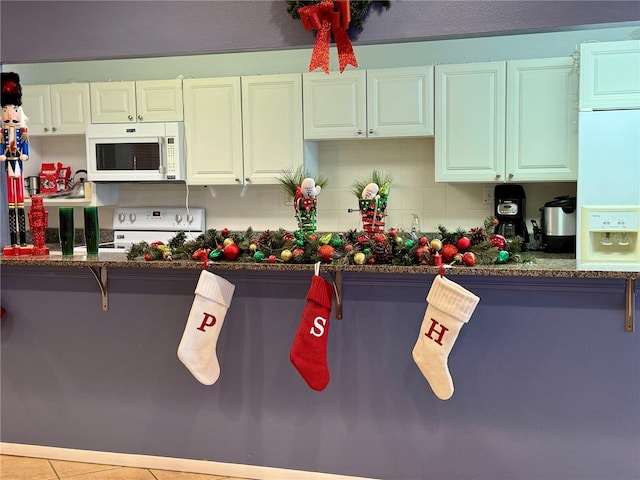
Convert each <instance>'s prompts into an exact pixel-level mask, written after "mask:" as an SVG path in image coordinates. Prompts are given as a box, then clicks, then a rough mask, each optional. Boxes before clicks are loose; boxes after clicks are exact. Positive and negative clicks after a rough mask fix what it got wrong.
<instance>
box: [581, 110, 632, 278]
mask: <svg viewBox="0 0 640 480" xmlns="http://www.w3.org/2000/svg"><path fill="white" fill-rule="evenodd" d="M578 121H579V124H578V159H579V160H578V195H577V203H578V212H577V213H578V215H577V230H576V231H577V236H578V238H577V241H576V260H577V266H578V269H581V270H615V271H635V270H640V232H639V230H640V225H639V223H640V110H605V111H592V112H580V113H579V118H578Z"/></svg>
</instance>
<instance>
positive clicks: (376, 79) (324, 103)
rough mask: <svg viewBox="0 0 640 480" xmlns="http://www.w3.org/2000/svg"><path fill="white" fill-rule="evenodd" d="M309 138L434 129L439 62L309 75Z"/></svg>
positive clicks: (406, 133) (305, 79)
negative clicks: (435, 65) (435, 74)
mask: <svg viewBox="0 0 640 480" xmlns="http://www.w3.org/2000/svg"><path fill="white" fill-rule="evenodd" d="M303 82H304V85H303V98H304V137H305V139H306V140H322V139H341V138H344V139H349V138H394V137H421V136H430V135H433V67H432V66H424V67H412V68H387V69H375V70H366V71H364V70H354V71H351V70H349V71H346V72H343V73H342V74H340V73H338V72H331V73H330V74H329V75H326V74H324V73H306V74H304V75H303Z"/></svg>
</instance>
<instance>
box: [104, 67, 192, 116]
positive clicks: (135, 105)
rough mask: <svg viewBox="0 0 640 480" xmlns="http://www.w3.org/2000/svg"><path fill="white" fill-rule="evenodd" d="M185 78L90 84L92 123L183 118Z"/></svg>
mask: <svg viewBox="0 0 640 480" xmlns="http://www.w3.org/2000/svg"><path fill="white" fill-rule="evenodd" d="M182 102H183V100H182V80H181V79H179V78H178V79H174V80H147V81H139V82H98V83H92V84H91V121H92V122H93V123H128V122H181V121H182V120H183V119H184V109H183V103H182Z"/></svg>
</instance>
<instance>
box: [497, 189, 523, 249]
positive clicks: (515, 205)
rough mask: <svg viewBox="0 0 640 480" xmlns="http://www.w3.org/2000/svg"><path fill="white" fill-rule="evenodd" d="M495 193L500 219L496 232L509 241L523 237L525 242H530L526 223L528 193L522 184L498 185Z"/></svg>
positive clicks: (498, 218) (498, 217)
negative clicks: (525, 192) (526, 193)
mask: <svg viewBox="0 0 640 480" xmlns="http://www.w3.org/2000/svg"><path fill="white" fill-rule="evenodd" d="M493 195H494V196H493V198H494V203H495V216H496V219H497V220H498V225H496V228H495V232H494V233H497V234H499V235H502V236H503V237H505V238H506V239H507V241H512V240H513V239H515V237H521V238H522V239H523V240H524V243H529V232H528V231H527V224H526V223H525V214H526V208H525V206H526V205H525V204H526V202H525V200H526V195H525V194H524V188H523V187H522V185H512V184H504V185H496V186H495V189H494V192H493Z"/></svg>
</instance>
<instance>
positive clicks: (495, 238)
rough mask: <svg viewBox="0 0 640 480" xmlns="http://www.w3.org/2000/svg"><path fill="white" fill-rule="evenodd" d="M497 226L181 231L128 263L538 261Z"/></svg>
mask: <svg viewBox="0 0 640 480" xmlns="http://www.w3.org/2000/svg"><path fill="white" fill-rule="evenodd" d="M495 221H496V220H495V218H494V217H489V218H487V220H485V222H484V225H483V226H482V227H477V228H472V229H471V230H469V231H465V230H462V229H458V230H456V231H455V232H450V231H448V230H447V229H446V228H445V227H444V226H442V225H440V226H439V227H438V230H439V231H438V233H436V234H434V235H432V236H431V237H432V238H431V239H429V238H427V237H426V236H425V235H424V234H421V233H419V232H418V233H417V234H416V233H410V232H406V231H404V230H397V229H394V228H390V229H388V230H387V231H385V232H382V233H378V234H375V235H371V234H370V232H364V231H356V230H350V231H348V232H345V233H325V234H315V233H311V234H308V233H304V232H302V231H301V230H296V231H295V232H289V231H287V230H285V229H282V228H280V229H278V230H266V231H264V232H262V233H259V234H258V233H256V232H254V231H253V229H252V228H251V227H249V228H248V229H247V230H246V231H245V232H231V231H229V230H228V229H226V228H224V229H222V230H216V229H210V230H207V231H206V232H205V233H204V234H202V235H200V236H199V237H198V238H196V239H195V240H188V241H187V240H186V235H185V233H184V232H179V233H178V234H177V235H176V236H175V237H174V238H172V239H171V240H170V242H169V244H168V245H165V244H163V243H162V242H154V243H151V244H149V243H147V242H140V243H136V244H133V245H132V246H131V248H130V249H129V250H128V252H127V259H129V260H138V259H144V260H147V261H154V260H198V261H201V262H205V261H208V260H212V261H229V262H253V263H276V262H283V263H298V264H314V263H316V262H323V263H331V264H334V265H374V264H375V265H380V264H390V265H399V266H411V265H441V264H460V265H465V266H473V265H476V264H481V265H491V264H496V263H508V262H516V263H522V262H531V261H535V259H534V258H533V257H532V256H528V255H524V254H522V252H521V248H522V239H521V238H519V237H518V238H516V239H515V240H514V241H512V242H507V241H506V239H505V238H504V237H502V236H500V235H496V234H493V233H488V232H493V230H494V227H495Z"/></svg>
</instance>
